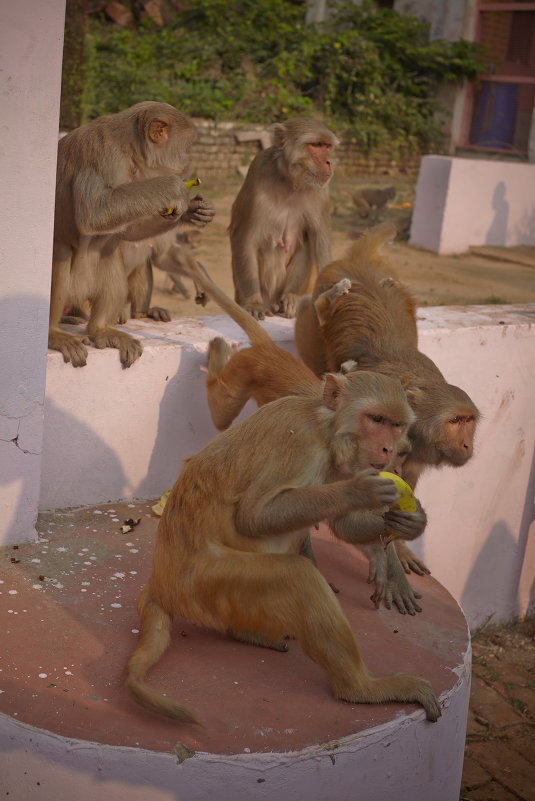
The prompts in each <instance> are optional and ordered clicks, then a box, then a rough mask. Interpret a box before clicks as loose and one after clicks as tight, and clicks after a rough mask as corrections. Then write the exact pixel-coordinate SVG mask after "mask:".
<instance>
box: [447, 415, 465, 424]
mask: <svg viewBox="0 0 535 801" xmlns="http://www.w3.org/2000/svg"><path fill="white" fill-rule="evenodd" d="M461 420H462V417H459V416H457V417H452V419H451V420H448V422H449V423H451V424H452V425H458V424H459V423H460V422H461Z"/></svg>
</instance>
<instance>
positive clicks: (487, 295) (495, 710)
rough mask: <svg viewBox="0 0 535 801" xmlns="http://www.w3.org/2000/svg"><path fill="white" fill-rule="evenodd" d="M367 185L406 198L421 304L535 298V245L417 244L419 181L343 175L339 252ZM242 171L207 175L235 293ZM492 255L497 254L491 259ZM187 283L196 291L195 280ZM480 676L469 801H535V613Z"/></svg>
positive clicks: (510, 631) (168, 299)
mask: <svg viewBox="0 0 535 801" xmlns="http://www.w3.org/2000/svg"><path fill="white" fill-rule="evenodd" d="M359 183H368V184H369V183H376V184H378V185H386V184H394V185H395V186H396V190H397V195H396V197H395V198H394V200H393V201H392V203H391V205H390V207H388V208H387V209H385V211H384V213H383V214H382V215H381V217H380V219H381V221H386V220H391V221H393V222H395V223H396V224H397V226H398V230H400V235H399V236H398V238H397V240H396V242H395V243H394V244H393V245H391V246H390V248H389V251H388V253H389V258H390V261H391V264H392V267H393V268H394V270H395V272H396V273H397V274H398V276H399V278H400V279H401V280H402V281H403V282H404V283H405V284H407V285H408V286H409V287H410V288H411V290H412V292H413V293H414V295H415V297H416V300H417V302H418V304H419V305H421V306H440V305H469V304H499V303H532V302H535V247H529V248H528V247H523V248H508V249H496V248H494V249H488V250H487V253H486V255H485V256H483V255H481V254H480V253H477V254H476V253H474V252H469V253H466V254H462V255H459V256H437V255H436V254H434V253H430V252H427V251H424V250H419V249H418V248H414V247H411V246H409V245H408V244H407V239H408V228H409V224H410V214H411V206H412V203H413V201H414V190H415V183H414V181H410V180H408V179H394V180H393V179H390V178H384V177H383V178H381V179H379V178H378V179H376V180H366V181H365V182H364V181H363V182H359V181H357V180H356V179H347V178H342V177H338V176H335V178H334V179H333V182H332V185H331V198H332V200H333V218H332V227H333V257H334V258H338V257H340V256H342V255H343V253H344V252H345V250H346V249H347V247H348V246H349V244H350V243H351V241H352V239H354V238H355V236H356V235H357V234H358V233H359V232H362V231H363V230H364V229H365V228H366V226H367V223H366V221H365V220H362V219H359V218H358V217H357V214H356V211H355V208H354V206H353V203H352V200H351V196H352V192H353V191H354V189H355V187H356V186H357V185H358V184H359ZM240 184H241V178H240V177H239V176H236V177H235V178H230V179H226V180H225V181H221V182H217V183H216V182H214V181H210V180H207V181H205V182H204V183H203V186H202V193H203V195H204V196H205V197H207V198H210V199H211V200H212V201H213V202H214V204H215V207H216V217H215V219H214V221H213V223H211V225H210V226H208V228H207V229H205V230H204V231H203V232H202V234H201V235H200V242H199V244H198V245H197V247H196V248H195V255H196V258H197V259H199V261H201V262H202V263H203V264H204V266H205V267H206V269H207V270H208V271H209V273H210V275H211V276H212V277H213V278H214V280H215V281H216V282H217V283H218V284H219V285H220V286H221V287H222V288H223V289H224V290H225V291H226V292H227V293H228V294H229V295H231V296H232V295H233V284H232V276H231V270H230V247H229V241H228V234H227V226H228V224H229V220H230V208H231V204H232V201H233V200H234V197H235V196H236V193H237V191H238V189H239V187H240ZM491 256H492V258H491ZM155 278H156V283H157V287H156V288H155V291H154V293H153V301H152V302H153V305H159V306H164V307H166V308H167V309H169V311H170V312H171V314H172V316H173V317H180V316H190V315H199V314H201V315H210V314H219V313H220V311H219V309H218V307H217V306H216V305H215V304H214V303H212V302H209V303H208V305H207V306H206V307H205V308H202V307H201V306H198V305H196V304H195V302H194V300H193V294H194V293H193V292H192V293H191V294H192V297H191V298H190V299H189V300H185V299H184V298H183V297H182V296H181V295H179V294H174V293H173V294H171V293H170V291H169V288H170V286H171V281H170V279H168V278H167V277H166V276H165V275H164V274H161V273H160V274H158V275H156V276H155ZM184 283H185V284H187V285H188V287H189V288H190V289H191V284H190V282H189V281H187V279H186V280H185V281H184ZM472 646H473V673H472V692H471V700H470V711H469V719H468V734H467V742H466V751H465V763H464V769H463V778H462V789H461V795H460V801H535V745H534V744H535V620H531V621H527V622H523V623H516V624H511V625H507V626H501V627H485V628H484V629H482V630H481V631H479V632H478V633H477V634H476V635H475V637H474V639H473V643H472Z"/></svg>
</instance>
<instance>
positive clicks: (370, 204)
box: [353, 186, 396, 222]
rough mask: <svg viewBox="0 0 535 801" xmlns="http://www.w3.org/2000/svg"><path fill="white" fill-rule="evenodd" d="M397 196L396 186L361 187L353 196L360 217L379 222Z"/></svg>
mask: <svg viewBox="0 0 535 801" xmlns="http://www.w3.org/2000/svg"><path fill="white" fill-rule="evenodd" d="M395 196H396V189H395V187H394V186H383V187H379V186H361V187H359V188H358V189H357V191H356V192H355V194H354V195H353V203H354V204H355V206H356V208H357V212H358V214H359V216H360V217H362V218H368V219H369V220H371V221H372V222H377V221H378V219H379V214H380V213H381V211H382V210H383V209H384V208H385V206H386V204H387V203H388V201H389V200H393V199H394V198H395Z"/></svg>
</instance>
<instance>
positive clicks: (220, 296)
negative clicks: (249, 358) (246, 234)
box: [185, 259, 273, 345]
mask: <svg viewBox="0 0 535 801" xmlns="http://www.w3.org/2000/svg"><path fill="white" fill-rule="evenodd" d="M185 270H186V272H187V273H188V275H189V277H190V278H191V279H192V281H194V282H195V283H196V284H200V285H201V287H202V288H203V289H204V290H205V291H206V292H207V293H208V294H209V295H210V297H211V298H212V300H215V302H216V303H217V304H218V305H219V306H221V308H222V309H223V311H225V312H226V313H227V314H228V315H229V317H232V319H233V320H234V322H235V323H237V324H238V325H239V326H240V328H243V330H244V331H245V333H246V334H247V336H248V337H249V340H250V342H251V345H272V344H273V340H272V339H271V337H270V336H269V334H268V333H267V331H265V330H264V328H262V326H261V325H260V323H259V322H258V320H255V318H254V317H253V316H252V315H251V314H249V312H248V311H245V309H243V308H242V307H241V306H239V305H238V304H237V303H236V301H234V300H232V299H231V298H229V296H228V295H226V294H225V293H224V292H223V290H222V289H220V288H219V287H218V286H217V284H216V283H214V281H212V279H211V278H210V276H209V275H208V273H207V272H206V270H205V269H204V267H203V266H202V264H201V263H200V262H198V261H195V259H188V262H187V265H186V267H185Z"/></svg>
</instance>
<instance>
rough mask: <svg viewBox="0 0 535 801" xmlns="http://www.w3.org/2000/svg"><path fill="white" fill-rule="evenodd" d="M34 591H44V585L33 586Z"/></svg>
mask: <svg viewBox="0 0 535 801" xmlns="http://www.w3.org/2000/svg"><path fill="white" fill-rule="evenodd" d="M32 589H34V590H42V589H43V585H42V584H32Z"/></svg>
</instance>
